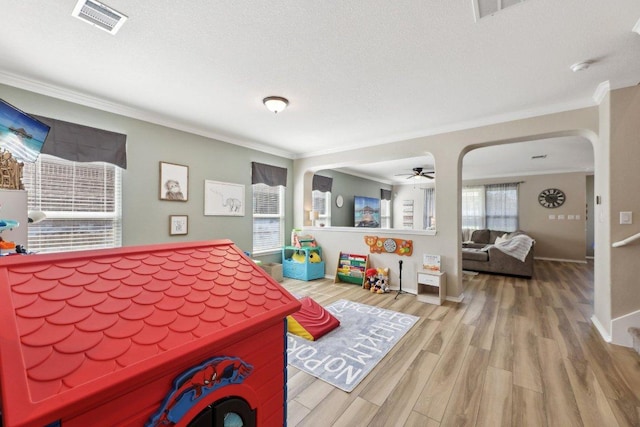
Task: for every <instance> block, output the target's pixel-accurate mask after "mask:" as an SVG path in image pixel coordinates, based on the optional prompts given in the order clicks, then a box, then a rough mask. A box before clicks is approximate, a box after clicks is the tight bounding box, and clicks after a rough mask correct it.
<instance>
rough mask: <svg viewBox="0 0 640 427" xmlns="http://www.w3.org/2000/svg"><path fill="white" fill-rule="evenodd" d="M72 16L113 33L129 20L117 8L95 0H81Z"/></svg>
mask: <svg viewBox="0 0 640 427" xmlns="http://www.w3.org/2000/svg"><path fill="white" fill-rule="evenodd" d="M71 16H75V17H76V18H79V19H82V20H83V21H85V22H88V23H89V24H91V25H93V26H95V27H98V28H100V29H101V30H104V31H106V32H108V33H111V34H115V33H117V32H118V30H119V29H120V27H122V25H123V24H124V22H125V21H126V20H127V17H126V16H125V15H123V14H122V13H120V12H118V11H117V10H114V9H111V8H110V7H109V6H107V5H105V4H102V3H99V2H97V1H93V0H79V1H78V3H77V4H76V7H75V8H74V9H73V12H71Z"/></svg>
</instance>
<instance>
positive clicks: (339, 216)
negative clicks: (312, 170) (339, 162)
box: [316, 169, 392, 227]
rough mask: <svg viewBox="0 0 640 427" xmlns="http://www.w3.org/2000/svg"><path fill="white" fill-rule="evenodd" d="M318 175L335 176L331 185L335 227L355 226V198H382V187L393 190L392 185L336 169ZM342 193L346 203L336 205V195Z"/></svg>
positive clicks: (332, 220) (333, 224)
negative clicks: (340, 205) (339, 205)
mask: <svg viewBox="0 0 640 427" xmlns="http://www.w3.org/2000/svg"><path fill="white" fill-rule="evenodd" d="M316 175H322V176H329V177H331V178H333V184H332V187H331V225H332V226H333V227H353V198H354V196H365V197H375V198H377V199H379V198H380V189H382V188H384V189H385V190H391V189H392V187H391V185H388V184H383V183H381V182H378V181H372V180H370V179H365V178H360V177H357V176H354V175H348V174H346V173H342V172H338V171H335V170H329V169H326V170H321V171H319V172H316ZM338 195H342V197H343V198H344V205H343V206H342V207H341V208H339V207H337V206H336V197H337V196H338Z"/></svg>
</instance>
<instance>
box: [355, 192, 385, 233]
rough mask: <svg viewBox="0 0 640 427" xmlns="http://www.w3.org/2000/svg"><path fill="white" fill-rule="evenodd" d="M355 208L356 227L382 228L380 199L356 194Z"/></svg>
mask: <svg viewBox="0 0 640 427" xmlns="http://www.w3.org/2000/svg"><path fill="white" fill-rule="evenodd" d="M353 209H354V215H353V216H354V220H355V221H354V222H355V226H356V227H371V228H380V199H376V198H374V197H363V196H355V197H354V199H353Z"/></svg>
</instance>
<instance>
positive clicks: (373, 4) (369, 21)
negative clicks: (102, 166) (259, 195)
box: [0, 0, 640, 173]
mask: <svg viewBox="0 0 640 427" xmlns="http://www.w3.org/2000/svg"><path fill="white" fill-rule="evenodd" d="M75 3H76V1H75V0H56V1H42V0H5V1H3V2H2V5H1V6H0V12H1V16H2V18H1V25H0V82H1V83H7V84H10V85H13V86H18V87H22V88H25V89H29V90H34V91H37V92H40V93H44V94H47V95H53V96H57V97H60V98H63V99H69V100H74V101H76V102H81V103H84V104H86V105H91V106H96V107H98V108H102V109H105V110H108V111H113V112H120V113H124V114H127V115H129V116H133V117H138V118H142V119H145V120H149V121H152V122H156V123H162V124H166V125H170V126H173V127H176V128H178V129H184V130H188V131H192V132H194V133H198V134H201V135H206V136H211V137H214V138H218V139H221V140H224V141H228V142H232V143H238V144H241V145H245V146H249V147H254V148H259V149H262V150H265V151H269V152H272V153H275V154H281V155H285V156H289V157H293V158H295V157H303V156H308V155H312V154H319V153H323V152H331V151H340V150H344V149H347V148H355V147H362V146H366V145H373V144H378V143H383V142H389V141H395V140H399V139H405V138H408V137H415V136H422V135H428V134H433V133H437V132H440V131H445V130H451V129H459V128H462V127H465V126H471V125H477V124H484V123H489V122H496V121H500V120H504V119H507V118H514V117H526V116H530V115H534V114H541V113H546V112H551V111H560V110H566V109H571V108H576V107H583V106H587V105H593V104H594V100H593V94H594V91H595V90H596V88H597V87H598V85H599V84H600V83H601V82H604V81H609V82H610V84H611V87H612V88H617V87H625V86H630V85H633V84H637V83H638V81H640V35H638V34H636V33H634V32H632V28H633V27H634V25H635V24H636V22H637V21H638V19H640V1H638V0H616V1H602V0H563V1H558V0H528V1H526V2H523V3H520V4H517V5H515V6H513V7H509V8H507V9H505V10H503V11H501V12H499V13H497V14H496V15H494V16H490V17H487V18H483V19H481V20H479V21H478V22H477V23H476V22H475V20H474V15H473V9H472V1H471V0H465V1H442V0H439V1H436V0H397V1H388V0H368V1H354V0H340V1H336V0H329V1H323V2H311V1H300V0H285V1H279V0H275V1H269V2H259V1H255V0H252V1H247V0H234V1H229V0H221V1H215V2H213V1H205V0H192V1H188V2H176V1H169V0H154V1H150V0H139V1H135V2H133V1H126V0H106V2H105V3H106V4H107V5H109V6H111V7H113V8H115V9H117V10H119V11H121V12H123V13H124V14H126V15H127V16H128V17H129V20H128V21H127V22H126V23H125V25H124V27H123V28H122V29H121V30H120V32H119V33H118V34H117V35H115V36H113V35H110V34H108V33H106V32H103V31H100V30H98V29H95V28H93V27H91V26H89V25H88V24H86V23H84V22H82V21H80V20H78V19H76V18H73V17H71V11H72V10H73V7H74V5H75ZM583 60H592V61H595V62H594V64H593V65H592V66H591V67H590V68H589V69H588V70H586V71H583V72H579V73H573V72H572V71H570V69H569V66H570V65H571V64H573V63H575V62H578V61H583ZM269 95H278V96H284V97H286V98H288V99H289V100H290V105H289V108H288V109H287V110H285V111H284V112H282V113H280V114H278V115H277V116H276V115H273V114H271V113H269V112H267V111H266V109H265V108H264V106H263V105H262V99H263V98H264V97H265V96H269ZM414 166H416V165H414ZM412 167H413V166H412ZM410 169H411V168H409V170H410ZM396 173H399V172H396Z"/></svg>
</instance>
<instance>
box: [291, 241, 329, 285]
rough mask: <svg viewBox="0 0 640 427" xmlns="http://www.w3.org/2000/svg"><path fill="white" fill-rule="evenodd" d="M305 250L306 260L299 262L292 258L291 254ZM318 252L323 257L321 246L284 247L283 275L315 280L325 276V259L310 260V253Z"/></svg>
mask: <svg viewBox="0 0 640 427" xmlns="http://www.w3.org/2000/svg"><path fill="white" fill-rule="evenodd" d="M298 251H302V252H304V255H305V256H304V258H305V262H298V261H294V260H292V259H291V256H292V255H293V254H294V253H296V252H298ZM311 252H316V253H317V254H318V255H320V257H321V258H322V249H321V248H319V247H315V248H312V247H303V248H296V247H295V246H285V247H284V248H282V275H283V276H284V277H290V278H292V279H298V280H315V279H322V278H324V261H321V262H309V254H310V253H311Z"/></svg>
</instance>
